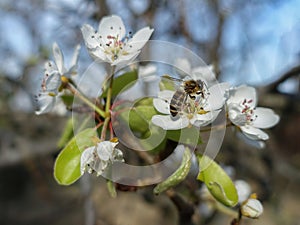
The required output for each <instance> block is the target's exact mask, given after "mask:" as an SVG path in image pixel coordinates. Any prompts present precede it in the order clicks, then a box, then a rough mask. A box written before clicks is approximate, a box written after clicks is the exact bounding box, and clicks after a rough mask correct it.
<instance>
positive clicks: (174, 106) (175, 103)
mask: <svg viewBox="0 0 300 225" xmlns="http://www.w3.org/2000/svg"><path fill="white" fill-rule="evenodd" d="M186 96H187V95H186V93H185V91H183V90H181V89H178V90H177V91H176V92H175V93H174V95H173V97H172V99H171V102H170V114H171V115H172V116H173V117H175V116H176V115H177V114H178V112H180V111H181V109H182V106H183V104H185V100H186Z"/></svg>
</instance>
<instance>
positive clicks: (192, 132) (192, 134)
mask: <svg viewBox="0 0 300 225" xmlns="http://www.w3.org/2000/svg"><path fill="white" fill-rule="evenodd" d="M167 138H168V139H170V140H172V141H176V142H179V143H182V144H188V145H198V144H201V143H202V141H201V137H200V130H199V129H197V128H196V127H194V126H192V127H186V128H183V129H181V130H168V131H167Z"/></svg>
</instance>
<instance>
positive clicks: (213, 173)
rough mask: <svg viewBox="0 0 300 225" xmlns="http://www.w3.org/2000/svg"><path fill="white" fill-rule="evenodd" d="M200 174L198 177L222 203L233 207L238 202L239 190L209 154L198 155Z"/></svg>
mask: <svg viewBox="0 0 300 225" xmlns="http://www.w3.org/2000/svg"><path fill="white" fill-rule="evenodd" d="M197 158H198V162H199V168H200V171H199V174H198V177H197V179H198V180H201V181H202V182H204V183H205V185H206V187H207V189H208V190H209V191H210V193H211V194H212V195H213V196H214V198H215V199H216V200H218V201H219V202H220V203H222V204H224V205H226V206H230V207H233V206H235V205H236V204H237V203H238V194H237V190H236V188H235V186H234V184H233V182H232V180H231V179H230V177H229V176H228V175H227V174H226V173H225V171H224V170H223V169H222V168H221V167H220V166H219V165H218V164H217V163H216V162H214V161H213V160H212V159H210V158H209V157H208V156H201V155H197Z"/></svg>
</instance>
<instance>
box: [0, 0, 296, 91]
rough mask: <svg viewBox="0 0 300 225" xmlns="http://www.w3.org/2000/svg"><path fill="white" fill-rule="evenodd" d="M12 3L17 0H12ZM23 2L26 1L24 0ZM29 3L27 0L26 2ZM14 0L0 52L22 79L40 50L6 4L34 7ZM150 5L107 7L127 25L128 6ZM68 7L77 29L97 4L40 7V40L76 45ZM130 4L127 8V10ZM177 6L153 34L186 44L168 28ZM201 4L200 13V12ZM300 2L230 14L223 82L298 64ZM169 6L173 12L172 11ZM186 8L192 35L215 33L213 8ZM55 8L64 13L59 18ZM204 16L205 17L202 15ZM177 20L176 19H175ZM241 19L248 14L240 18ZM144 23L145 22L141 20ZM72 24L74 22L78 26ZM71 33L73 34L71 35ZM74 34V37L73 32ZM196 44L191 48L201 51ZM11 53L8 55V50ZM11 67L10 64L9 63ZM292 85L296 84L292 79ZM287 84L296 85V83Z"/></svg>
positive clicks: (160, 17) (273, 74)
mask: <svg viewBox="0 0 300 225" xmlns="http://www.w3.org/2000/svg"><path fill="white" fill-rule="evenodd" d="M11 2H14V1H11ZM21 2H23V1H21ZM24 2H25V1H24ZM24 2H23V3H20V1H15V3H10V2H9V1H3V2H2V3H1V5H2V6H4V7H1V8H2V9H0V15H1V21H0V37H1V44H0V48H1V54H0V60H1V64H0V70H1V71H5V73H7V74H10V75H11V76H12V77H18V76H21V75H22V74H21V73H22V69H21V68H22V65H23V64H24V63H25V62H26V60H27V59H28V58H29V57H31V56H32V55H35V54H37V46H36V45H35V42H36V40H33V39H32V35H31V30H30V29H29V27H28V23H27V21H25V20H24V17H23V16H22V13H20V14H19V13H18V11H16V12H12V11H13V10H10V11H8V10H5V8H6V6H7V5H10V4H17V6H16V7H17V8H18V10H19V11H20V12H21V11H22V9H24V10H30V6H28V5H27V6H26V4H25V3H24ZM225 2H226V3H227V5H225V6H224V7H227V8H226V10H229V11H230V10H233V9H231V8H230V7H231V5H230V2H231V1H225ZM148 4H149V1H148V0H143V1H136V0H135V1H133V0H132V1H130V4H129V6H127V5H126V4H124V2H122V1H115V0H112V1H109V7H110V9H111V11H112V13H118V14H120V15H121V16H122V17H123V19H124V21H125V24H126V25H127V27H130V26H128V25H130V24H132V22H133V21H132V17H131V14H130V10H129V7H130V9H131V10H133V11H134V12H136V13H137V14H138V13H143V12H144V10H145V8H146V7H145V6H147V5H148ZM62 5H63V6H64V7H65V6H68V8H69V9H72V10H75V11H76V10H77V11H76V12H78V15H76V14H74V12H72V13H73V14H70V15H67V16H68V17H69V18H68V21H69V22H70V24H72V23H73V21H75V22H74V23H73V25H74V24H75V25H76V26H77V29H79V27H80V24H83V23H86V22H88V21H89V18H88V17H89V16H90V15H91V14H92V13H93V10H95V9H93V8H91V7H89V6H90V5H89V4H83V3H82V1H80V0H77V1H71V0H64V1H58V0H51V1H50V0H49V1H46V5H45V7H44V8H43V10H42V11H36V12H35V14H34V15H33V20H34V21H32V22H34V23H36V24H34V25H33V26H34V27H35V29H36V31H38V32H40V35H39V37H40V41H41V43H44V44H45V45H48V46H49V48H51V45H52V42H54V41H58V43H61V44H64V43H68V46H67V47H69V46H71V45H72V44H74V45H75V41H74V43H71V44H70V42H68V40H64V39H65V37H66V36H65V35H66V34H65V33H64V32H66V33H67V31H65V30H64V29H65V28H66V26H68V25H69V24H64V23H63V22H64V20H63V17H61V15H63V14H64V10H63V8H61V6H62ZM126 7H127V8H126ZM178 7H179V6H178V4H177V5H176V4H174V6H172V7H169V9H168V10H167V11H166V9H165V8H163V7H161V8H159V9H158V10H157V13H156V15H155V18H154V20H153V26H154V28H155V29H156V31H155V34H154V36H153V37H154V38H155V39H158V40H160V39H162V40H169V41H172V42H177V43H180V44H183V45H185V43H186V40H185V39H184V38H182V37H178V38H176V37H175V38H174V36H171V35H170V34H169V33H168V32H169V30H170V29H169V28H170V27H168V26H176V24H174V21H176V20H175V19H176V18H175V17H176V16H174V15H178V13H177V12H175V13H174V11H175V10H177V9H178ZM197 7H198V8H197ZM199 7H200V9H201V10H200V11H199ZM299 9H300V1H299V0H287V1H274V3H272V4H269V3H265V4H258V5H257V6H253V5H251V7H245V8H243V9H242V10H238V11H237V12H236V13H233V14H232V15H230V16H229V17H228V18H227V20H226V22H225V24H224V25H225V29H226V32H223V37H222V45H223V46H224V52H222V54H221V56H222V57H221V69H222V72H223V74H222V75H223V80H227V81H230V82H232V83H234V84H239V83H245V82H246V83H250V84H254V85H261V84H266V83H269V82H271V81H274V80H275V79H276V78H278V76H280V75H281V74H282V73H283V72H284V71H286V70H288V69H289V68H291V67H293V66H294V65H296V64H297V63H298V61H299V52H300V41H299V39H300V13H299ZM170 10H171V11H170ZM172 10H173V11H172ZM185 10H187V13H186V15H187V18H186V26H187V28H188V30H189V32H190V34H191V35H193V37H194V38H195V39H196V40H198V41H206V40H209V39H211V38H214V36H215V29H213V28H214V27H215V26H216V24H217V21H216V20H215V19H214V17H213V14H212V13H211V12H209V7H208V3H207V1H202V0H194V1H192V0H188V1H187V3H186V7H185ZM57 12H59V13H58V14H59V15H60V16H57V14H56V13H57ZM204 14H206V15H205V16H203V15H204ZM172 18H173V21H172ZM241 18H248V20H242V19H241ZM139 23H140V25H138V26H144V25H145V24H146V23H147V22H146V21H144V20H141V21H139ZM75 25H74V26H75ZM71 35H73V34H71ZM71 35H70V36H71ZM67 47H65V49H64V47H63V50H65V51H67V52H66V54H67V55H68V51H69V52H70V54H71V52H72V49H68V48H67ZM197 47H199V46H195V48H194V47H193V46H192V50H195V49H198V48H197ZM7 53H9V54H7ZM7 65H11V66H9V67H7ZM290 83H292V82H290ZM287 87H290V88H293V87H292V84H291V85H288V86H287Z"/></svg>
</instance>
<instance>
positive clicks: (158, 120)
mask: <svg viewBox="0 0 300 225" xmlns="http://www.w3.org/2000/svg"><path fill="white" fill-rule="evenodd" d="M151 121H152V123H153V124H155V125H156V126H159V127H161V128H163V129H164V130H179V129H182V128H185V127H187V126H188V125H189V120H188V118H187V117H185V116H182V117H179V118H178V119H176V120H175V119H174V120H173V119H172V118H171V116H167V115H166V116H162V115H155V116H153V117H152V119H151Z"/></svg>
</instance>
